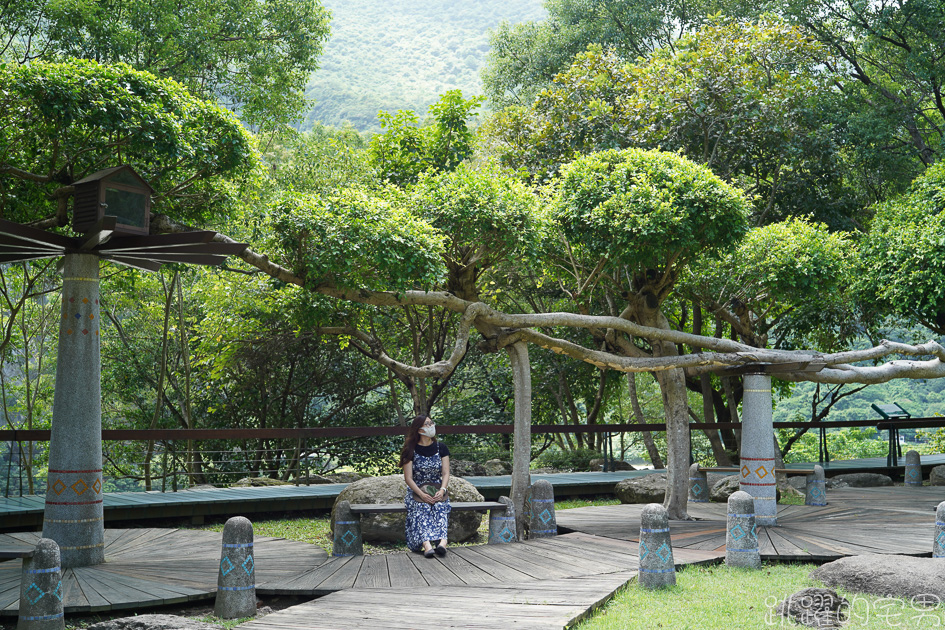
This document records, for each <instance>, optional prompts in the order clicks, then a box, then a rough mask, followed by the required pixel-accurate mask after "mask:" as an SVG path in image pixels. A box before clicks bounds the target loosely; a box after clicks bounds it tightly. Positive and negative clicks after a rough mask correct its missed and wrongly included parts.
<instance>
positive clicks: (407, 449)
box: [400, 414, 436, 468]
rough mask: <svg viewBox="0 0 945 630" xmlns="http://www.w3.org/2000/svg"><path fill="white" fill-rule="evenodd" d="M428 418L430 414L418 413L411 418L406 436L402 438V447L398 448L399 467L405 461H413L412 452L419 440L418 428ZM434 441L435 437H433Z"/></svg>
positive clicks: (420, 427) (404, 463)
mask: <svg viewBox="0 0 945 630" xmlns="http://www.w3.org/2000/svg"><path fill="white" fill-rule="evenodd" d="M429 419H430V416H425V415H423V414H420V415H419V416H417V417H416V418H414V419H413V422H411V423H410V427H409V428H408V429H407V437H406V438H404V447H403V448H402V449H400V467H401V468H403V467H404V466H406V465H407V462H412V461H413V453H414V451H415V450H416V449H417V442H419V441H420V429H422V428H423V423H424V422H426V421H427V420H429ZM433 440H434V441H436V438H433Z"/></svg>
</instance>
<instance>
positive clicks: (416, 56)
mask: <svg viewBox="0 0 945 630" xmlns="http://www.w3.org/2000/svg"><path fill="white" fill-rule="evenodd" d="M324 4H325V6H326V7H327V8H328V9H330V10H331V13H332V19H331V38H330V40H329V41H328V44H327V45H326V46H325V53H324V55H323V56H322V58H321V64H320V65H321V68H320V69H319V70H318V71H317V72H315V74H314V75H313V76H312V78H311V80H310V81H309V84H308V87H307V89H306V96H307V97H308V98H309V99H314V101H315V102H314V107H313V109H312V110H311V111H310V112H309V114H308V115H307V117H306V119H305V121H304V122H303V123H302V128H303V129H309V128H311V126H312V123H313V122H314V121H320V122H322V123H323V124H326V125H331V126H341V124H342V123H343V122H344V121H349V122H351V124H352V125H354V126H355V128H357V129H358V130H361V131H378V130H379V129H380V127H379V124H378V119H377V112H378V110H381V109H383V110H387V111H394V110H398V109H412V110H414V111H417V112H418V113H420V114H421V116H422V115H423V114H424V113H426V110H427V107H429V106H430V105H431V104H432V103H433V102H434V101H435V100H436V99H437V96H438V95H439V94H442V93H444V92H446V91H447V90H451V89H457V88H458V89H461V90H462V91H463V95H464V96H466V97H467V98H468V97H469V96H472V95H474V94H481V93H482V87H481V83H480V80H479V71H480V69H481V68H482V66H483V65H484V63H485V56H486V52H487V51H488V50H489V36H488V31H489V29H492V28H495V27H496V26H498V25H499V23H500V22H502V21H503V20H506V21H509V22H513V23H514V22H521V21H524V20H536V19H540V18H542V17H543V16H544V9H543V8H542V6H541V0H508V1H504V0H478V1H477V2H463V1H462V0H389V1H383V2H382V1H380V0H326V1H325V2H324Z"/></svg>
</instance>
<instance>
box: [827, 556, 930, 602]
mask: <svg viewBox="0 0 945 630" xmlns="http://www.w3.org/2000/svg"><path fill="white" fill-rule="evenodd" d="M810 576H811V577H812V578H814V579H815V580H820V581H821V582H823V583H824V584H826V585H827V586H833V587H840V588H843V589H846V590H848V591H850V592H853V593H868V594H870V595H878V596H879V597H899V598H902V599H905V600H906V601H911V600H912V598H916V599H915V601H916V603H923V604H930V605H935V604H938V603H939V602H941V601H945V572H943V571H942V559H941V558H913V557H910V556H887V555H882V554H867V555H863V556H852V557H849V558H841V559H840V560H834V561H833V562H828V563H827V564H824V565H821V566H820V567H818V568H817V569H814V570H813V571H812V572H811V574H810Z"/></svg>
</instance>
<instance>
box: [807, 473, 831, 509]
mask: <svg viewBox="0 0 945 630" xmlns="http://www.w3.org/2000/svg"><path fill="white" fill-rule="evenodd" d="M804 505H827V480H826V479H825V478H824V468H823V466H821V465H819V464H814V472H812V473H811V474H809V475H807V487H806V488H805V489H804Z"/></svg>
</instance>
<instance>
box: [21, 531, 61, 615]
mask: <svg viewBox="0 0 945 630" xmlns="http://www.w3.org/2000/svg"><path fill="white" fill-rule="evenodd" d="M19 613H20V616H19V619H18V620H17V624H16V628H17V630H61V629H62V628H65V619H64V618H63V614H62V569H61V568H60V565H59V546H58V545H57V544H56V541H54V540H50V539H49V538H40V539H39V542H38V543H36V549H35V551H34V552H33V557H31V558H23V574H22V577H21V578H20V611H19Z"/></svg>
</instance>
